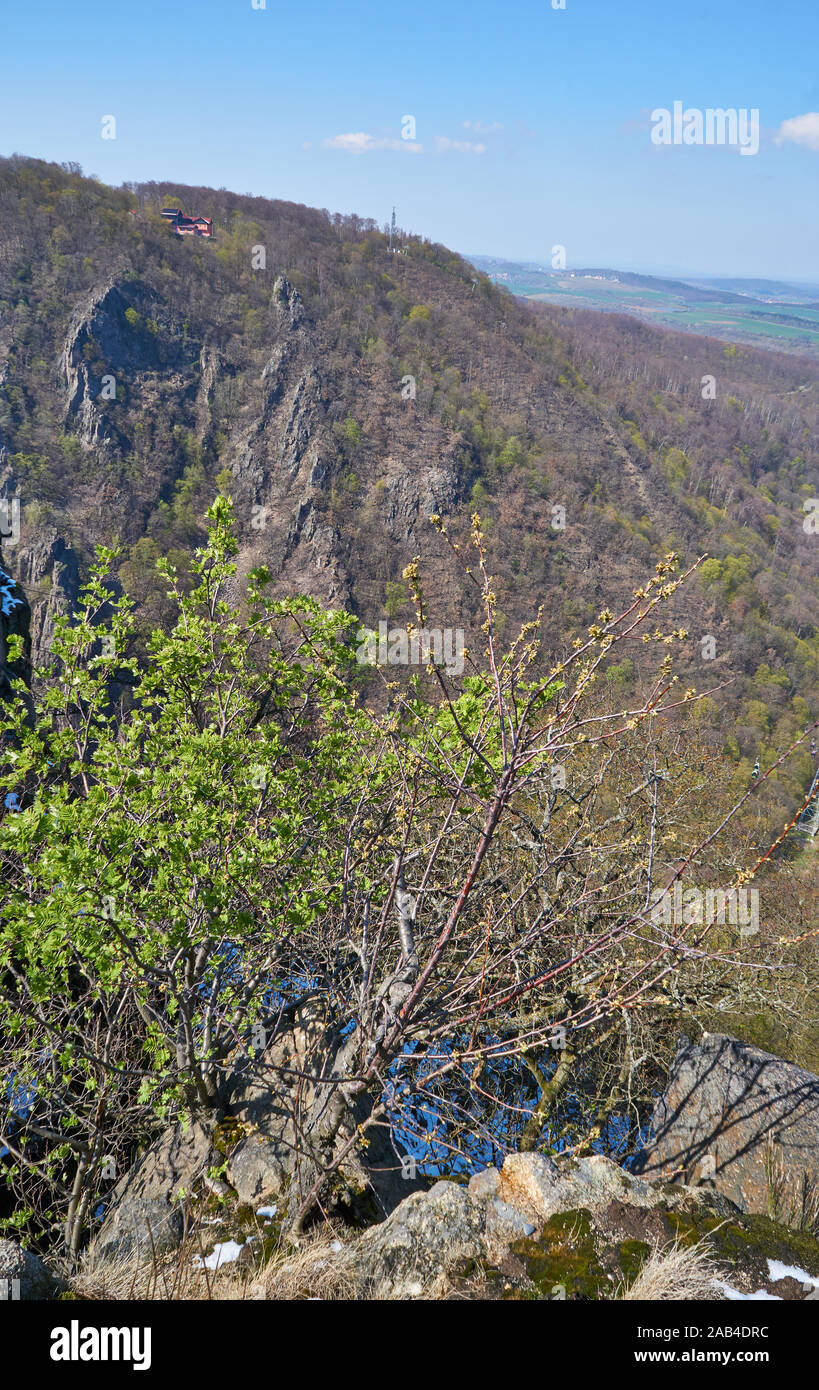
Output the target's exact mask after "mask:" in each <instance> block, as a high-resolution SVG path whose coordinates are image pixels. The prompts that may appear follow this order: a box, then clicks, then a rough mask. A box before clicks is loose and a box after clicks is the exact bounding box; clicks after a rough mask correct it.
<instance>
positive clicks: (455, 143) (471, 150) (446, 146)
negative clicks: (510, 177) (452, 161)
mask: <svg viewBox="0 0 819 1390" xmlns="http://www.w3.org/2000/svg"><path fill="white" fill-rule="evenodd" d="M435 148H436V150H437V151H438V153H439V154H446V153H447V151H449V150H452V151H454V152H455V153H456V154H486V145H476V144H473V143H472V141H471V140H450V138H449V136H448V135H436V136H435Z"/></svg>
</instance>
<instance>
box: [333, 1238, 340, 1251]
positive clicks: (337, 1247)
mask: <svg viewBox="0 0 819 1390" xmlns="http://www.w3.org/2000/svg"><path fill="white" fill-rule="evenodd" d="M330 1249H331V1250H336V1251H338V1250H340V1249H341V1241H340V1240H331V1241H330Z"/></svg>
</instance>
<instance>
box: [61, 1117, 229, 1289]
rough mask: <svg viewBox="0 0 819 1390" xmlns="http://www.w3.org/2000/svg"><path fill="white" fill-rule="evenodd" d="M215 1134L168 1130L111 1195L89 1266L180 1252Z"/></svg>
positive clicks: (196, 1127)
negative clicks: (192, 1198)
mask: <svg viewBox="0 0 819 1390" xmlns="http://www.w3.org/2000/svg"><path fill="white" fill-rule="evenodd" d="M210 1157H211V1128H210V1126H208V1125H205V1124H201V1123H194V1124H192V1125H190V1126H189V1127H188V1128H187V1129H185V1128H183V1127H182V1126H181V1125H177V1126H176V1127H175V1128H173V1129H170V1130H167V1131H166V1132H165V1133H164V1134H163V1135H161V1136H160V1138H159V1139H157V1140H156V1142H155V1143H154V1144H152V1145H151V1147H150V1148H149V1149H148V1151H147V1153H145V1154H144V1155H143V1157H142V1158H141V1159H140V1160H139V1161H138V1162H137V1163H136V1164H135V1165H134V1167H133V1168H131V1169H130V1170H129V1172H128V1173H126V1174H125V1176H124V1177H122V1178H121V1179H120V1181H119V1182H118V1183H117V1185H116V1187H115V1188H114V1190H113V1192H112V1193H111V1200H110V1204H109V1208H108V1213H107V1215H106V1217H105V1219H104V1221H103V1223H102V1226H101V1228H100V1230H99V1231H98V1232H97V1234H96V1235H95V1236H94V1238H93V1240H92V1241H91V1245H90V1247H89V1251H88V1258H89V1261H90V1262H91V1263H92V1264H93V1263H102V1262H105V1261H106V1260H110V1259H116V1258H118V1257H122V1256H129V1255H136V1256H143V1257H145V1258H150V1257H151V1254H152V1253H153V1252H154V1251H156V1253H157V1254H161V1253H163V1252H164V1251H166V1250H169V1249H173V1248H174V1247H175V1246H177V1245H178V1244H179V1243H180V1241H181V1240H182V1237H183V1235H184V1233H185V1228H186V1224H187V1218H188V1199H189V1198H190V1196H191V1193H192V1190H193V1188H194V1186H195V1184H196V1183H197V1182H198V1181H199V1179H200V1178H202V1177H203V1176H204V1174H205V1173H206V1170H207V1167H208V1163H209V1161H210Z"/></svg>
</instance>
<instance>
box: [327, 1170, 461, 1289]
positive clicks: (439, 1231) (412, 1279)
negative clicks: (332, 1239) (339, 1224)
mask: <svg viewBox="0 0 819 1390" xmlns="http://www.w3.org/2000/svg"><path fill="white" fill-rule="evenodd" d="M484 1231H485V1213H484V1212H483V1211H482V1210H481V1207H480V1206H479V1204H478V1203H477V1202H475V1201H474V1200H473V1199H472V1197H470V1195H469V1193H468V1191H467V1190H466V1188H465V1187H461V1186H460V1185H459V1184H458V1183H454V1182H437V1183H435V1185H434V1186H433V1187H432V1188H430V1190H429V1192H414V1193H413V1194H412V1195H411V1196H409V1197H406V1198H405V1199H404V1201H403V1202H401V1204H400V1206H398V1207H396V1209H395V1211H394V1212H392V1213H391V1214H390V1216H388V1217H387V1219H386V1221H382V1222H381V1224H380V1225H378V1226H374V1227H372V1228H371V1229H370V1230H369V1231H365V1233H364V1234H363V1235H362V1236H361V1237H360V1238H359V1240H358V1241H357V1242H356V1245H355V1248H354V1274H355V1283H356V1285H357V1286H358V1288H359V1289H360V1290H361V1293H360V1297H362V1298H375V1299H381V1298H388V1299H404V1298H408V1299H409V1298H421V1297H423V1296H425V1295H427V1296H429V1294H430V1290H431V1289H432V1288H434V1287H435V1285H436V1282H437V1281H438V1280H439V1279H440V1278H441V1276H442V1275H443V1274H445V1272H446V1271H447V1270H448V1269H450V1268H451V1267H453V1266H455V1265H459V1264H462V1263H463V1262H465V1261H466V1262H469V1261H471V1260H478V1259H481V1258H482V1256H484V1255H485V1254H486V1241H485V1235H484Z"/></svg>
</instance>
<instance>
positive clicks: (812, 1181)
mask: <svg viewBox="0 0 819 1390" xmlns="http://www.w3.org/2000/svg"><path fill="white" fill-rule="evenodd" d="M636 1170H637V1171H638V1172H640V1173H641V1174H643V1175H644V1176H645V1177H646V1178H649V1179H654V1180H656V1179H667V1178H672V1179H676V1178H682V1179H683V1180H684V1181H687V1182H700V1183H704V1184H707V1185H709V1186H710V1187H712V1188H713V1189H714V1190H715V1191H717V1192H720V1193H723V1194H724V1195H725V1196H727V1197H729V1198H730V1199H731V1200H732V1201H733V1202H736V1204H737V1206H739V1207H740V1208H741V1209H742V1210H743V1211H746V1212H758V1213H762V1214H765V1215H768V1214H771V1213H775V1214H777V1215H778V1216H780V1217H781V1218H782V1219H789V1220H791V1221H794V1222H795V1221H798V1220H799V1219H800V1217H801V1214H802V1212H803V1209H804V1208H805V1207H807V1206H809V1204H810V1202H811V1199H812V1198H813V1200H815V1194H816V1192H817V1190H819V1077H817V1076H814V1075H813V1074H812V1073H811V1072H808V1071H804V1070H803V1069H802V1068H801V1067H797V1066H794V1065H793V1064H792V1063H790V1062H784V1061H782V1059H781V1058H780V1057H774V1056H773V1055H772V1054H771V1053H769V1052H762V1051H760V1049H759V1048H756V1047H751V1046H750V1045H748V1044H746V1043H742V1042H738V1041H737V1039H736V1038H729V1037H726V1036H723V1035H722V1034H717V1033H706V1034H705V1035H704V1036H703V1038H702V1041H701V1042H700V1043H699V1044H697V1045H692V1044H690V1043H687V1044H685V1045H684V1046H683V1047H682V1048H681V1049H680V1050H679V1051H678V1053H677V1056H676V1058H675V1059H674V1063H673V1066H672V1069H671V1074H670V1076H669V1080H668V1085H667V1087H666V1090H665V1094H664V1095H663V1096H662V1097H661V1099H660V1100H659V1101H658V1103H657V1105H656V1107H655V1110H654V1115H653V1118H652V1123H651V1139H650V1140H649V1142H648V1143H647V1144H646V1146H645V1149H644V1151H643V1153H642V1154H641V1155H640V1156H639V1158H638V1160H637V1164H636Z"/></svg>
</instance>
